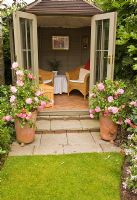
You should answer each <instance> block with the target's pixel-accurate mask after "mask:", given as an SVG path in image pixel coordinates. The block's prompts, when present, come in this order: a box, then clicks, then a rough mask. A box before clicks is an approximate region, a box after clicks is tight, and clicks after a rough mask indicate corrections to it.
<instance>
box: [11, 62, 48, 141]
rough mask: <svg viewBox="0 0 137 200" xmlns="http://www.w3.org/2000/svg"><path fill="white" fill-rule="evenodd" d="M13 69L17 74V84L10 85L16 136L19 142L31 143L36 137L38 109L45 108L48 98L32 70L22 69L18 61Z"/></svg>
mask: <svg viewBox="0 0 137 200" xmlns="http://www.w3.org/2000/svg"><path fill="white" fill-rule="evenodd" d="M12 69H13V70H14V71H15V73H16V76H17V81H16V86H10V103H11V106H12V108H11V109H12V117H13V119H14V121H15V130H16V138H17V141H18V142H19V143H31V142H32V141H33V140H34V137H35V122H36V117H37V111H38V110H42V109H44V108H45V106H46V102H47V101H48V99H47V97H46V96H44V95H43V92H42V91H41V90H40V89H39V87H38V85H36V83H35V77H34V76H33V74H32V73H31V71H29V70H23V69H21V68H20V67H19V66H18V64H17V63H16V62H14V63H13V65H12Z"/></svg>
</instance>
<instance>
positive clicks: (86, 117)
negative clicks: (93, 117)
mask: <svg viewBox="0 0 137 200" xmlns="http://www.w3.org/2000/svg"><path fill="white" fill-rule="evenodd" d="M53 119H54V120H61V119H62V120H70V119H71V120H73V119H76V120H80V119H90V117H89V115H47V116H38V117H37V120H53Z"/></svg>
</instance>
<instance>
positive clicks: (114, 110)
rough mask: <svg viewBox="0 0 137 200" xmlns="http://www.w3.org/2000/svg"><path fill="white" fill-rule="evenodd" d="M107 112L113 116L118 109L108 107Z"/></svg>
mask: <svg viewBox="0 0 137 200" xmlns="http://www.w3.org/2000/svg"><path fill="white" fill-rule="evenodd" d="M108 111H109V112H111V113H113V114H116V113H118V111H119V109H118V108H117V107H115V106H114V107H112V106H110V107H108Z"/></svg>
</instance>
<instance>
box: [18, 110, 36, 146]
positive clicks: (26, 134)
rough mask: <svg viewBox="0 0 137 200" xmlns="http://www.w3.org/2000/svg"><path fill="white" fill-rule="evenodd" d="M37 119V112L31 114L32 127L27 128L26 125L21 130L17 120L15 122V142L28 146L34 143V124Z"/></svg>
mask: <svg viewBox="0 0 137 200" xmlns="http://www.w3.org/2000/svg"><path fill="white" fill-rule="evenodd" d="M36 118H37V112H33V113H32V121H33V123H34V127H32V128H31V127H29V125H28V124H26V125H25V126H24V127H23V128H22V127H21V125H20V122H19V121H18V120H16V121H15V130H16V140H17V141H18V142H19V143H24V144H29V143H31V142H33V141H34V139H35V129H36V127H35V122H36Z"/></svg>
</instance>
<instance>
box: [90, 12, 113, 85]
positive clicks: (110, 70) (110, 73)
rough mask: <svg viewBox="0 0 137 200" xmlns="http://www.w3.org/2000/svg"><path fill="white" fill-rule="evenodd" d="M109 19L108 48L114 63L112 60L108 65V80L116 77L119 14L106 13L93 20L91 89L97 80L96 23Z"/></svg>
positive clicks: (95, 16)
mask: <svg viewBox="0 0 137 200" xmlns="http://www.w3.org/2000/svg"><path fill="white" fill-rule="evenodd" d="M103 19H109V20H110V25H109V47H108V55H110V56H111V57H112V56H113V61H112V59H111V63H110V64H108V70H107V78H108V79H113V75H114V58H115V40H116V21H117V13H116V12H111V13H105V14H99V15H94V16H93V17H92V18H91V49H90V87H92V86H93V85H94V79H95V68H94V67H95V47H96V21H98V20H103Z"/></svg>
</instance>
